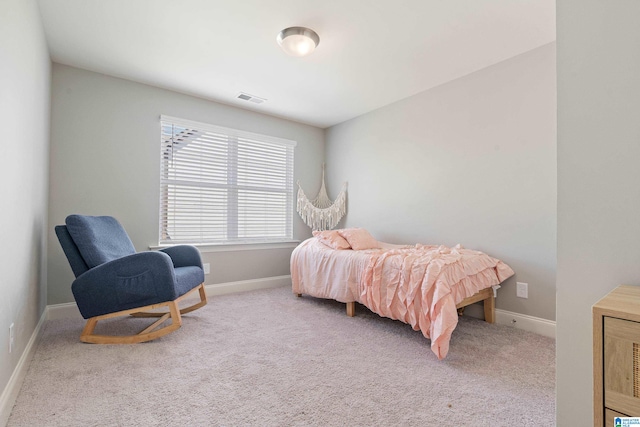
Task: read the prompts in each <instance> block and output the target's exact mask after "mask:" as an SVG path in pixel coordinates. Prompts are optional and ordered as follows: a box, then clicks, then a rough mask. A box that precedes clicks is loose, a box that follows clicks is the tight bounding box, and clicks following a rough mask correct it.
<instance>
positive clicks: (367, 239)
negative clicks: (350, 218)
mask: <svg viewBox="0 0 640 427" xmlns="http://www.w3.org/2000/svg"><path fill="white" fill-rule="evenodd" d="M338 232H339V233H340V235H341V236H342V237H344V238H345V239H346V240H347V242H349V245H351V248H352V249H353V250H356V251H360V250H364V249H377V248H379V247H380V244H379V243H378V241H377V240H376V239H374V238H373V236H372V235H371V234H369V232H368V231H367V230H365V229H364V228H345V229H344V230H338Z"/></svg>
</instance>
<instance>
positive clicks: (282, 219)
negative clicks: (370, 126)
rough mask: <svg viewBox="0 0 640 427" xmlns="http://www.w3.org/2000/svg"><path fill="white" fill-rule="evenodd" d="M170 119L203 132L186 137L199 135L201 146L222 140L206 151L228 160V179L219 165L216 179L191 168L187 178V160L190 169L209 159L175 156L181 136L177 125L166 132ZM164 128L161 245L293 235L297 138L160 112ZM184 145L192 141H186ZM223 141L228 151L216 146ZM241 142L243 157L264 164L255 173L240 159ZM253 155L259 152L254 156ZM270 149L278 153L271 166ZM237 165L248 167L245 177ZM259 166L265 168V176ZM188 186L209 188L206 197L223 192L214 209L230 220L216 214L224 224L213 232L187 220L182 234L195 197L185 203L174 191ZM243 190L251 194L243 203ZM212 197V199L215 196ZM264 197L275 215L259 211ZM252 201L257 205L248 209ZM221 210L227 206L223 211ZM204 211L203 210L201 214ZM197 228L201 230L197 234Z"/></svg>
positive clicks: (248, 241)
mask: <svg viewBox="0 0 640 427" xmlns="http://www.w3.org/2000/svg"><path fill="white" fill-rule="evenodd" d="M167 125H172V128H173V127H176V126H177V127H179V128H184V129H188V130H190V131H191V132H193V131H195V132H197V134H196V135H200V136H196V137H194V136H191V135H190V136H189V138H187V139H191V141H190V142H196V141H197V142H198V143H199V144H200V147H201V149H204V150H207V148H206V146H210V147H214V145H215V144H218V145H216V148H215V149H212V150H211V153H208V152H207V153H208V154H211V155H212V156H218V157H216V160H220V161H221V162H222V163H224V164H225V165H226V167H223V170H224V169H226V178H225V179H224V182H222V181H221V179H222V178H221V177H222V175H220V173H219V172H220V171H219V170H218V174H217V175H216V178H215V179H214V181H216V182H211V181H207V178H206V176H205V178H203V179H202V180H199V179H198V178H197V177H195V175H194V174H193V173H191V172H190V173H189V178H185V175H181V173H182V172H183V171H186V170H187V168H186V167H185V166H188V168H189V170H190V171H192V170H193V169H192V168H197V167H198V165H200V167H201V169H203V168H202V166H206V165H207V163H205V162H204V161H202V160H187V161H186V163H185V162H184V159H183V161H175V162H173V159H174V155H175V154H177V153H178V151H177V150H179V148H177V147H178V145H179V144H180V142H178V141H177V139H176V140H175V141H174V136H175V131H174V130H173V129H172V131H171V136H168V135H167V134H166V133H165V126H167ZM160 134H161V149H160V223H159V245H160V246H165V245H172V244H183V243H188V244H195V245H238V244H240V245H250V244H263V243H280V242H291V241H293V203H294V188H293V173H294V161H293V158H294V149H295V147H296V145H297V143H296V141H291V140H288V139H283V138H277V137H273V136H268V135H261V134H256V133H252V132H246V131H243V130H238V129H232V128H226V127H222V126H216V125H212V124H207V123H201V122H196V121H192V120H186V119H181V118H176V117H171V116H166V115H162V116H160ZM210 135H215V138H214V142H213V143H212V142H211V140H209V142H208V143H206V144H205V143H203V142H202V141H203V138H202V137H201V136H204V137H205V138H204V139H207V138H208V137H209V136H210ZM225 138H226V139H225ZM182 142H183V144H184V139H182ZM184 146H188V143H187V144H186V145H183V147H184ZM202 147H205V148H202ZM220 147H222V149H223V151H224V154H221V153H220V151H221V150H218V148H220ZM238 147H241V151H242V153H244V154H242V155H240V157H242V158H243V159H245V160H246V159H248V161H249V162H251V161H252V160H253V161H255V160H258V161H261V162H262V164H263V165H264V167H265V169H264V170H263V169H261V166H258V167H257V168H256V169H255V172H256V173H255V174H252V173H251V171H252V170H253V169H252V168H253V167H249V166H247V164H244V163H243V164H242V165H241V164H240V163H242V162H239V160H238V158H239V156H238ZM269 150H271V151H269ZM214 151H215V153H214ZM250 155H255V157H253V156H251V157H250ZM272 155H275V156H276V157H277V158H276V164H275V165H271V166H268V165H267V163H269V162H270V160H271V156H272ZM203 157H204V156H203ZM192 158H193V157H192ZM191 162H193V163H191ZM198 162H200V163H198ZM181 168H182V169H181ZM238 171H244V172H243V173H241V175H242V177H244V182H243V183H239V182H238V178H239V177H238V173H239V172H238ZM258 171H262V172H264V174H262V178H261V174H259V172H258ZM273 172H275V173H276V175H277V177H276V178H269V177H268V174H270V173H273ZM201 175H202V174H201ZM202 176H204V175H202ZM247 177H248V178H247ZM170 188H171V190H170ZM185 188H189V189H191V190H193V191H196V192H197V191H200V197H201V198H202V197H203V196H202V194H205V196H204V197H205V198H206V192H207V191H216V192H217V194H222V193H224V194H225V196H224V200H225V201H224V202H223V201H219V202H215V203H216V207H215V208H213V210H214V211H215V214H216V215H218V214H220V215H222V216H221V218H226V220H225V219H222V220H218V222H220V223H222V224H224V225H221V226H220V229H219V230H218V229H217V228H216V229H215V231H214V232H213V234H215V237H213V235H212V234H209V235H207V234H208V233H209V232H207V231H203V229H207V230H211V225H210V224H209V225H206V226H203V227H202V229H200V231H199V232H198V231H197V230H195V229H194V228H193V227H195V228H198V226H197V225H196V226H192V225H189V227H188V228H189V233H188V234H189V235H188V236H187V233H186V232H185V234H180V232H178V231H177V230H179V229H181V228H182V227H185V224H187V222H186V220H184V219H183V216H184V215H185V212H186V211H187V209H192V206H193V202H191V203H192V204H191V205H189V206H186V207H185V203H183V202H181V201H180V200H179V199H180V197H178V196H174V195H176V194H180V192H181V191H183V190H184V189H185ZM239 194H244V195H245V199H246V200H247V202H246V204H245V205H242V203H241V202H240V204H239V202H238V199H239V197H238V195H239ZM212 200H213V199H211V200H208V201H209V202H211V201H212ZM216 200H218V199H216ZM260 200H262V203H265V205H264V206H265V208H264V209H267V210H269V212H271V211H273V212H275V216H274V215H271V214H269V213H265V215H264V218H262V217H261V216H260V212H259V209H260V208H259V209H255V208H256V206H258V207H259V206H260V205H259V203H260ZM256 203H257V204H256ZM252 207H253V208H254V210H253V211H250V209H251V208H252ZM198 209H200V210H201V213H202V212H205V213H207V214H208V213H209V212H208V211H207V210H206V209H205V208H204V207H203V204H200V205H199V207H198ZM239 211H241V214H239ZM221 212H224V214H222V213H221ZM252 212H253V213H252ZM181 215H182V216H181ZM204 216H205V215H200V217H204ZM239 216H242V218H244V219H245V222H243V223H242V226H241V225H240V224H241V219H240V218H239ZM184 218H186V217H184ZM247 218H248V219H247ZM261 218H262V219H261ZM255 221H262V222H264V224H266V225H264V226H263V225H256V226H254V225H253V224H256V223H255ZM274 221H275V222H274ZM247 224H249V225H247ZM216 227H217V226H216ZM254 227H257V228H254ZM260 227H264V229H263V230H261V229H260ZM239 230H244V234H245V235H239V233H240V234H242V231H239ZM256 232H258V234H260V232H262V234H260V235H256V234H255V233H256ZM274 233H275V234H274ZM172 234H173V235H172ZM196 234H199V235H198V236H196ZM223 235H224V236H223Z"/></svg>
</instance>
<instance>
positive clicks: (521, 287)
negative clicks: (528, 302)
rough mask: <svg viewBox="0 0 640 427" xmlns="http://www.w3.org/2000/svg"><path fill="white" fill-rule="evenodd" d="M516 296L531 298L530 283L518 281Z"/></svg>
mask: <svg viewBox="0 0 640 427" xmlns="http://www.w3.org/2000/svg"><path fill="white" fill-rule="evenodd" d="M516 296H517V297H520V298H529V284H528V283H524V282H516Z"/></svg>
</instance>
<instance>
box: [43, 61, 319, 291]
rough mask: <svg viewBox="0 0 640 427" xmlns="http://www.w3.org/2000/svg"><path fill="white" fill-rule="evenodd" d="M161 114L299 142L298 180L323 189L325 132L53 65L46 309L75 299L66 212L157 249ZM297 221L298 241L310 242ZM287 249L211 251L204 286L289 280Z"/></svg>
mask: <svg viewBox="0 0 640 427" xmlns="http://www.w3.org/2000/svg"><path fill="white" fill-rule="evenodd" d="M161 114H166V115H170V116H174V117H180V118H185V119H189V120H195V121H201V122H205V123H212V124H216V125H220V126H227V127H232V128H237V129H242V130H246V131H251V132H256V133H261V134H266V135H272V136H277V137H281V138H286V139H291V140H295V141H297V142H298V145H297V147H296V149H295V177H294V179H295V180H300V182H301V183H302V185H303V186H307V187H308V186H311V187H317V186H318V185H319V183H320V172H321V165H322V158H323V157H324V131H323V130H322V129H319V128H315V127H312V126H308V125H303V124H299V123H295V122H291V121H287V120H283V119H278V118H274V117H270V116H267V115H263V114H259V113H255V112H250V111H248V110H242V109H238V108H234V107H230V106H227V105H222V104H218V103H214V102H210V101H206V100H204V99H200V98H194V97H192V96H188V95H183V94H179V93H176V92H171V91H167V90H163V89H158V88H155V87H152V86H147V85H143V84H139V83H135V82H131V81H127V80H122V79H118V78H114V77H108V76H105V75H102V74H97V73H93V72H90V71H85V70H81V69H77V68H73V67H68V66H65V65H60V64H55V63H54V64H53V89H52V119H51V120H52V123H51V128H52V129H51V178H50V179H51V185H50V194H51V198H50V204H49V226H48V231H49V251H48V260H49V265H48V267H49V275H48V284H49V294H48V295H49V298H48V303H49V304H58V303H64V302H71V301H73V296H72V294H71V290H70V284H71V282H72V280H73V275H72V273H71V269H70V267H69V265H68V263H67V261H66V258H65V257H64V254H63V253H62V249H61V248H60V245H59V244H58V242H57V240H56V238H55V234H54V233H53V227H54V225H56V224H62V223H64V219H65V217H66V216H67V215H69V214H71V213H82V214H88V215H113V216H115V217H116V218H118V219H119V220H120V222H121V223H122V224H123V226H124V227H125V229H126V230H127V232H128V233H129V235H130V236H131V240H132V241H133V243H134V245H135V247H136V249H137V250H147V249H148V248H149V246H152V245H157V243H158V218H159V191H160V190H159V175H160V127H159V118H160V115H161ZM294 218H295V220H294V236H295V237H296V238H297V239H304V238H306V237H308V236H310V235H311V234H310V232H309V229H308V228H307V227H306V226H305V225H304V224H303V223H302V221H301V220H300V218H299V217H298V216H297V214H296V215H295V217H294ZM291 250H292V249H291V248H289V249H268V250H250V251H233V252H211V253H206V252H205V253H203V261H204V262H209V263H211V270H212V271H211V274H210V275H208V276H207V278H206V283H207V284H213V283H223V282H232V281H238V280H248V279H256V278H263V277H269V276H279V275H286V274H289V256H290V254H291Z"/></svg>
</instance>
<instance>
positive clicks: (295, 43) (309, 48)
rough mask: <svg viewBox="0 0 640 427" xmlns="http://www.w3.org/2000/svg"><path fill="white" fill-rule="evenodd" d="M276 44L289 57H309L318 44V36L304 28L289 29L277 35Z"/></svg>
mask: <svg viewBox="0 0 640 427" xmlns="http://www.w3.org/2000/svg"><path fill="white" fill-rule="evenodd" d="M276 40H278V44H279V45H280V47H282V50H284V51H285V52H286V53H287V54H289V55H291V56H305V55H309V54H310V53H311V52H313V50H314V49H315V48H316V47H317V46H318V44H319V43H320V37H319V36H318V34H317V33H316V32H315V31H313V30H311V29H309V28H305V27H289V28H285V29H284V30H282V31H280V32H279V33H278V37H277V38H276Z"/></svg>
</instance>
